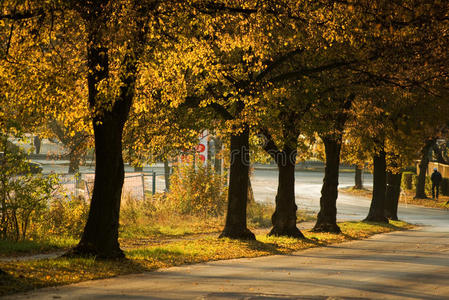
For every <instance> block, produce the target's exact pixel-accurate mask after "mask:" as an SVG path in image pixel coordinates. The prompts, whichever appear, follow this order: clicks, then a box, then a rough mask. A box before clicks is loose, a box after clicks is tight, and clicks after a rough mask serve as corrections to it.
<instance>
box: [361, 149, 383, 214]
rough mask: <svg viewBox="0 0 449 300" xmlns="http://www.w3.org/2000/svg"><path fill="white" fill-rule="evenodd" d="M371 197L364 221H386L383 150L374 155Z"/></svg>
mask: <svg viewBox="0 0 449 300" xmlns="http://www.w3.org/2000/svg"><path fill="white" fill-rule="evenodd" d="M373 163H374V172H373V173H374V174H373V198H372V200H371V206H370V209H369V213H368V216H367V217H366V218H365V221H371V222H382V223H388V219H387V218H386V217H385V215H384V208H385V192H386V168H387V164H386V160H385V151H383V150H382V151H380V152H379V153H377V154H375V155H374V162H373Z"/></svg>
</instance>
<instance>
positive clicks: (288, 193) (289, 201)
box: [268, 140, 304, 238]
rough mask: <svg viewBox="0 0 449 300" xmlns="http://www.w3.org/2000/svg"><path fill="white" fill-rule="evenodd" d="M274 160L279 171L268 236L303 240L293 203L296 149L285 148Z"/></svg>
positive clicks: (295, 207)
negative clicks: (271, 225)
mask: <svg viewBox="0 0 449 300" xmlns="http://www.w3.org/2000/svg"><path fill="white" fill-rule="evenodd" d="M294 144H296V140H295V143H294ZM275 160H276V164H277V166H278V169H279V178H278V190H277V194H276V209H275V211H274V214H273V216H272V217H271V221H272V223H273V228H272V229H271V231H270V233H269V234H268V235H274V236H289V237H295V238H304V235H303V234H302V233H301V231H300V230H299V229H298V227H296V211H297V209H298V207H297V206H296V203H295V165H296V149H294V148H292V147H285V149H284V151H282V152H279V154H278V155H276V158H275Z"/></svg>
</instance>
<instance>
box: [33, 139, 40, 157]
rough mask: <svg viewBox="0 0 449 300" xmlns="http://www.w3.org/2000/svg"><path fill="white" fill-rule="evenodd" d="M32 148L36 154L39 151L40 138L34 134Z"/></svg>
mask: <svg viewBox="0 0 449 300" xmlns="http://www.w3.org/2000/svg"><path fill="white" fill-rule="evenodd" d="M33 142H34V148H35V150H36V154H39V153H41V139H40V138H39V137H38V136H37V135H36V136H34V141H33Z"/></svg>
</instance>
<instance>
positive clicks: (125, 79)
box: [67, 40, 137, 259]
mask: <svg viewBox="0 0 449 300" xmlns="http://www.w3.org/2000/svg"><path fill="white" fill-rule="evenodd" d="M107 53H108V49H106V48H105V47H101V46H98V44H97V43H95V40H93V42H92V43H91V44H90V46H89V48H88V66H89V70H90V73H89V75H88V90H89V104H90V106H91V107H92V108H95V107H96V105H97V103H98V102H99V101H101V100H100V97H101V96H100V95H99V93H98V90H97V87H96V84H97V83H98V82H100V81H101V80H103V79H105V78H107V77H108V54H107ZM123 63H124V66H125V71H124V75H123V76H122V78H121V81H122V86H121V88H120V93H119V96H118V97H117V98H116V99H115V101H114V103H113V104H112V108H111V109H110V110H109V109H102V110H101V111H99V112H98V113H97V114H96V115H95V117H94V118H93V121H92V123H93V129H94V137H95V157H96V165H95V181H94V188H93V193H92V200H91V204H90V210H89V215H88V219H87V223H86V226H85V228H84V232H83V235H82V237H81V240H80V242H79V244H78V245H77V246H76V247H75V248H74V249H72V250H71V251H70V252H69V253H68V254H67V255H68V256H86V255H90V256H96V257H99V258H107V259H109V258H121V257H123V256H124V254H123V251H122V250H121V249H120V245H119V242H118V227H119V213H120V200H121V194H122V187H123V182H124V165H123V157H122V134H123V128H124V125H125V122H126V120H127V117H128V114H129V110H130V107H131V104H132V100H133V97H134V86H135V82H136V73H137V61H136V59H135V57H131V56H126V57H125V58H124V62H123ZM100 103H101V102H100Z"/></svg>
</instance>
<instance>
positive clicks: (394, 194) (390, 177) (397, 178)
mask: <svg viewBox="0 0 449 300" xmlns="http://www.w3.org/2000/svg"><path fill="white" fill-rule="evenodd" d="M401 178H402V173H397V174H395V173H393V172H391V171H388V172H387V190H386V195H385V201H386V203H385V217H387V218H389V219H390V220H398V203H399V196H400V195H401Z"/></svg>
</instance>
